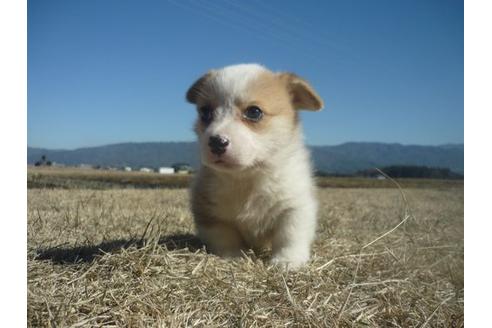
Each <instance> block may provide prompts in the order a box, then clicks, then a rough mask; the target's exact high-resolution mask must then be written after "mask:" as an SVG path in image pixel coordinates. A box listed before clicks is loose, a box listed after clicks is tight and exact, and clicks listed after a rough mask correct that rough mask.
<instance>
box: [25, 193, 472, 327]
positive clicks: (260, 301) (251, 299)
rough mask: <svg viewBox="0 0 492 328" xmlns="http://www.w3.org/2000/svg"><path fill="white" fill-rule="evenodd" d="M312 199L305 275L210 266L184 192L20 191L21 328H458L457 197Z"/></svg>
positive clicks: (250, 265) (251, 266) (260, 258)
mask: <svg viewBox="0 0 492 328" xmlns="http://www.w3.org/2000/svg"><path fill="white" fill-rule="evenodd" d="M406 195H407V198H408V202H409V204H410V206H411V208H412V211H413V212H412V214H413V217H412V218H410V219H408V220H407V221H406V222H405V224H403V225H401V226H400V227H399V228H398V229H396V230H395V231H393V232H392V233H391V234H388V235H387V236H385V237H384V238H382V239H380V240H378V241H377V242H375V243H373V244H371V245H370V246H368V247H366V248H365V249H363V250H362V247H363V246H364V245H367V244H368V243H370V242H371V241H373V240H375V239H376V238H377V237H379V236H381V235H382V234H383V233H384V232H386V231H389V230H390V229H392V228H393V227H395V226H396V225H397V224H398V223H399V222H400V221H401V220H402V219H403V218H404V215H405V213H404V204H403V201H402V198H401V195H400V194H399V192H398V190H396V189H347V188H344V189H330V188H325V189H320V190H319V196H320V200H321V204H320V205H321V207H320V220H319V227H318V235H317V236H318V237H317V240H316V242H315V245H314V249H313V259H312V261H311V263H310V264H309V266H307V267H306V268H305V269H303V270H301V271H299V272H283V271H281V270H278V269H277V268H273V267H268V266H267V265H265V263H266V262H265V260H266V259H267V258H268V254H259V255H255V254H252V253H248V254H245V255H244V258H242V259H237V260H230V259H222V258H218V257H216V256H214V255H211V254H207V253H206V252H205V251H204V250H203V248H202V246H201V244H200V242H199V241H198V240H196V238H194V236H193V235H192V233H193V227H192V220H191V215H190V212H189V210H188V194H187V191H186V190H184V189H174V190H170V189H134V190H131V189H112V190H88V189H72V190H60V189H30V190H28V324H29V326H30V327H50V326H53V327H54V326H56V327H101V326H104V327H111V326H113V327H156V326H160V327H195V326H196V327H336V326H339V327H366V326H370V327H461V326H463V288H464V287H463V190H462V189H457V188H452V189H449V190H428V189H409V190H406Z"/></svg>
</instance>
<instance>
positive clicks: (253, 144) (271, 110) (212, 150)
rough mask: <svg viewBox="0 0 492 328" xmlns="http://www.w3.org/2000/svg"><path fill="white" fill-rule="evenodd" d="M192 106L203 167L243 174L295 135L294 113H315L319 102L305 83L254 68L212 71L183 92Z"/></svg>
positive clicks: (294, 77)
mask: <svg viewBox="0 0 492 328" xmlns="http://www.w3.org/2000/svg"><path fill="white" fill-rule="evenodd" d="M186 99H187V100H188V101H189V102H190V103H193V104H195V105H196V108H197V111H198V119H197V121H196V124H195V132H196V133H197V135H198V139H199V142H200V148H201V157H202V163H203V164H204V165H206V166H208V167H211V168H213V169H217V170H244V169H248V168H253V167H255V166H258V165H261V164H263V163H265V162H267V161H268V159H269V158H270V157H271V155H272V154H274V153H275V152H277V151H278V150H279V149H282V148H284V147H285V145H287V144H289V143H290V142H292V141H293V138H295V137H298V133H299V132H298V131H299V129H297V127H298V124H299V120H298V114H297V110H299V109H307V110H313V111H317V110H320V109H321V108H322V107H323V101H322V100H321V98H320V97H319V96H318V95H317V94H316V92H315V91H314V90H313V88H312V87H311V86H310V85H309V83H308V82H306V81H305V80H303V79H302V78H300V77H298V76H296V75H294V74H291V73H273V72H271V71H269V70H267V69H266V68H264V67H263V66H260V65H257V64H241V65H234V66H227V67H225V68H222V69H219V70H212V71H210V72H208V73H207V74H205V75H204V76H202V77H201V78H199V79H198V80H197V81H196V82H195V83H194V84H193V85H192V86H191V87H190V89H189V90H188V92H187V93H186Z"/></svg>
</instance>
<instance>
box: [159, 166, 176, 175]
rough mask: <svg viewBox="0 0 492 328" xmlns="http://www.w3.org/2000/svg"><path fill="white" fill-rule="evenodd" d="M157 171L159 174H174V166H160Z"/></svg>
mask: <svg viewBox="0 0 492 328" xmlns="http://www.w3.org/2000/svg"><path fill="white" fill-rule="evenodd" d="M158 172H159V173H160V174H174V168H172V167H160V168H159V170H158Z"/></svg>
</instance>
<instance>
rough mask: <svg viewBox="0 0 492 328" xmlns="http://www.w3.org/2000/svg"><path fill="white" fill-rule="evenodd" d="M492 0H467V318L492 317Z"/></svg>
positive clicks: (481, 322) (483, 321) (472, 322)
mask: <svg viewBox="0 0 492 328" xmlns="http://www.w3.org/2000/svg"><path fill="white" fill-rule="evenodd" d="M491 12H492V2H490V1H488V0H480V1H471V0H468V1H465V90H464V92H465V141H466V146H465V154H466V156H465V219H464V220H465V319H466V326H469V327H484V326H486V325H487V322H488V321H490V320H489V310H490V292H491V289H492V288H491V287H490V278H491V277H492V270H491V264H490V260H491V256H490V254H489V250H490V248H491V246H490V245H491V241H492V214H491V212H492V211H491V210H490V204H489V202H490V203H492V200H491V198H490V194H489V193H488V192H487V189H489V188H490V187H491V183H492V181H491V174H490V163H491V157H492V156H491V152H492V146H491V139H490V138H491V134H490V131H491V128H490V126H491V124H492V120H491V111H492V102H491V97H492V82H491V81H490V79H491V76H492V70H491V67H492V66H491V64H490V62H491V60H492V51H491V42H490V38H491V36H490V35H491V34H490V31H491V27H492V26H491V24H490V13H491Z"/></svg>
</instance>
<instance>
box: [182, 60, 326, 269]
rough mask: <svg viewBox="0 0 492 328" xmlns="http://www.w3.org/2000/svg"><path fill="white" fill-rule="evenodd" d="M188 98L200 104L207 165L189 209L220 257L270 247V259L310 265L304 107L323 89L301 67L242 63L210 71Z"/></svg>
mask: <svg viewBox="0 0 492 328" xmlns="http://www.w3.org/2000/svg"><path fill="white" fill-rule="evenodd" d="M186 99H187V100H188V101H189V102H190V103H192V104H195V105H196V108H197V111H198V119H197V121H196V124H195V127H194V130H195V132H196V134H197V135H198V142H199V146H200V152H201V162H202V165H201V167H200V169H199V170H198V172H197V174H196V177H195V179H194V182H193V185H192V190H191V202H192V206H191V208H192V212H193V216H194V221H195V225H196V229H197V233H198V236H199V238H200V239H201V240H202V241H203V242H204V243H205V245H206V246H207V248H208V249H209V250H211V251H212V252H213V253H216V254H218V255H221V256H238V255H240V254H241V250H246V249H253V250H261V249H264V248H265V247H271V249H272V259H271V263H273V264H280V265H287V266H288V267H290V268H294V269H295V268H299V267H300V266H302V265H303V264H305V263H306V262H307V261H308V260H309V257H310V248H311V243H312V241H313V239H314V236H315V231H316V215H317V200H316V197H315V186H314V182H313V177H312V169H311V163H310V158H309V153H308V151H307V149H306V147H305V146H304V143H303V134H302V128H301V125H300V121H299V114H298V110H300V109H306V110H311V111H318V110H320V109H321V108H322V107H323V101H322V99H321V98H320V96H319V95H318V94H317V93H316V92H315V91H314V89H313V88H312V87H311V86H310V85H309V83H308V82H307V81H306V80H304V79H302V78H300V77H299V76H297V75H295V74H292V73H274V72H271V71H270V70H268V69H266V68H265V67H263V66H261V65H258V64H240V65H233V66H227V67H224V68H221V69H217V70H211V71H209V72H208V73H206V74H205V75H203V76H202V77H200V78H199V79H198V80H197V81H196V82H195V83H194V84H193V85H192V86H191V87H190V89H189V90H188V92H187V93H186Z"/></svg>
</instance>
